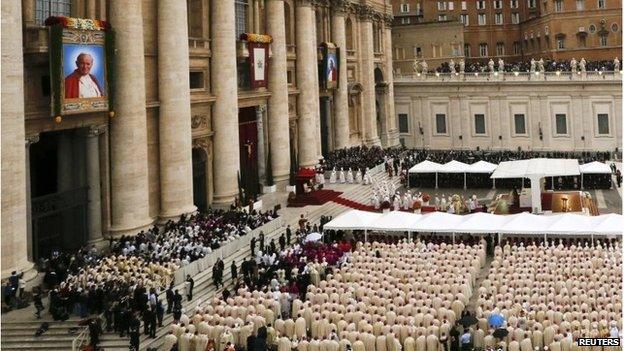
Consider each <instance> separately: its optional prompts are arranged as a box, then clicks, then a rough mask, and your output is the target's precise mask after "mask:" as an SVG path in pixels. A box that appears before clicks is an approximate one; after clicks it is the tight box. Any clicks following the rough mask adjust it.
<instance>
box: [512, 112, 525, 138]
mask: <svg viewBox="0 0 624 351" xmlns="http://www.w3.org/2000/svg"><path fill="white" fill-rule="evenodd" d="M514 126H515V129H516V134H526V124H525V121H524V114H522V113H517V114H515V115H514Z"/></svg>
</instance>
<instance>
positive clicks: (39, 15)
mask: <svg viewBox="0 0 624 351" xmlns="http://www.w3.org/2000/svg"><path fill="white" fill-rule="evenodd" d="M30 1H32V0H30ZM71 3H72V0H36V3H35V21H36V22H37V23H38V24H40V25H43V23H44V22H45V20H46V19H47V18H48V17H50V16H64V17H71Z"/></svg>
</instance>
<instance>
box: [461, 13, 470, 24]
mask: <svg viewBox="0 0 624 351" xmlns="http://www.w3.org/2000/svg"><path fill="white" fill-rule="evenodd" d="M468 18H469V17H468V14H467V13H462V14H461V15H459V21H460V22H461V23H462V24H463V25H464V26H467V25H469V24H470V23H469V20H468Z"/></svg>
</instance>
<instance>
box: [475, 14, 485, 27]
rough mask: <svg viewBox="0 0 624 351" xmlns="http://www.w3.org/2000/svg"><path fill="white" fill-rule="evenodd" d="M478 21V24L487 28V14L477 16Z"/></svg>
mask: <svg viewBox="0 0 624 351" xmlns="http://www.w3.org/2000/svg"><path fill="white" fill-rule="evenodd" d="M477 19H478V23H479V25H480V26H485V24H486V20H485V13H480V14H478V15H477Z"/></svg>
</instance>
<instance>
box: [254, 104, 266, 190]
mask: <svg viewBox="0 0 624 351" xmlns="http://www.w3.org/2000/svg"><path fill="white" fill-rule="evenodd" d="M265 112H266V106H265V105H260V106H256V128H257V130H258V180H259V182H260V184H265V183H266V152H265V151H266V142H265V139H266V138H265V137H264V113H265Z"/></svg>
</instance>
